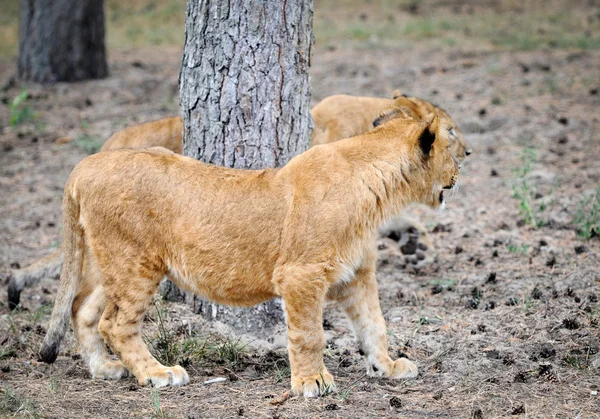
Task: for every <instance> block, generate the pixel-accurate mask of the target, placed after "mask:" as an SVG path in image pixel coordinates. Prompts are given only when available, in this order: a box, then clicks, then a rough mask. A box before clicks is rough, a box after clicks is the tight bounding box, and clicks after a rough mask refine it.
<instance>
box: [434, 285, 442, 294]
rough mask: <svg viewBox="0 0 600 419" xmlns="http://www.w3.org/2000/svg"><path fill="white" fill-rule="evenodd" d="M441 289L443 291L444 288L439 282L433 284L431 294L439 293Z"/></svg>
mask: <svg viewBox="0 0 600 419" xmlns="http://www.w3.org/2000/svg"><path fill="white" fill-rule="evenodd" d="M442 291H444V289H443V288H442V286H441V285H440V284H435V285H434V286H433V287H431V293H432V294H440V293H441V292H442Z"/></svg>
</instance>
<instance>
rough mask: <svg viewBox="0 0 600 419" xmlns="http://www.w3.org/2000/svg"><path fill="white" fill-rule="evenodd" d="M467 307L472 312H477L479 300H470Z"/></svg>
mask: <svg viewBox="0 0 600 419" xmlns="http://www.w3.org/2000/svg"><path fill="white" fill-rule="evenodd" d="M466 307H467V308H469V309H471V310H475V309H476V308H477V307H479V300H475V299H473V298H469V300H468V301H467V304H466Z"/></svg>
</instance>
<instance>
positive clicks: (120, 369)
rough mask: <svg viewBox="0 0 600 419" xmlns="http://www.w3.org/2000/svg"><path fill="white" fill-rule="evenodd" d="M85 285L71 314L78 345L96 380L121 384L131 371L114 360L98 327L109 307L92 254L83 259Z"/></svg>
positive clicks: (77, 296)
mask: <svg viewBox="0 0 600 419" xmlns="http://www.w3.org/2000/svg"><path fill="white" fill-rule="evenodd" d="M82 276H83V281H82V283H81V286H80V287H79V290H78V292H77V295H76V296H75V300H74V301H73V308H72V312H71V316H72V320H73V329H74V331H75V335H76V337H77V342H78V344H79V351H80V353H81V355H82V357H83V359H85V361H86V362H87V363H88V365H89V368H90V373H91V374H92V377H93V378H100V379H105V380H118V379H120V378H124V377H127V376H128V375H129V371H128V370H127V368H125V365H123V363H122V362H121V361H117V360H113V359H111V357H110V354H109V353H108V351H107V349H106V344H105V342H104V339H102V336H100V332H99V331H98V323H99V321H100V316H101V315H102V312H103V311H104V307H105V305H106V295H105V292H104V287H103V286H102V277H101V275H100V272H98V270H97V269H96V268H95V267H93V261H92V258H91V257H90V256H89V253H88V254H87V255H86V256H85V257H84V261H83V269H82Z"/></svg>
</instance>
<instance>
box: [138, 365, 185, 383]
mask: <svg viewBox="0 0 600 419" xmlns="http://www.w3.org/2000/svg"><path fill="white" fill-rule="evenodd" d="M138 381H139V383H140V385H143V386H145V385H151V386H152V387H167V386H183V385H186V384H187V383H189V382H190V377H189V376H188V374H187V372H186V371H185V370H184V369H183V368H182V367H180V366H179V365H176V366H174V367H157V368H152V369H149V370H147V371H145V374H144V376H143V377H140V378H139V379H138Z"/></svg>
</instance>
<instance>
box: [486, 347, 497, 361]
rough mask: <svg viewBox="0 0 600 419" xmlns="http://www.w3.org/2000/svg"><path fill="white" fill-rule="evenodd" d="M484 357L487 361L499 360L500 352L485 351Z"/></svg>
mask: <svg viewBox="0 0 600 419" xmlns="http://www.w3.org/2000/svg"><path fill="white" fill-rule="evenodd" d="M485 356H486V357H487V358H488V359H500V352H498V351H497V350H495V349H494V350H491V351H487V352H486V353H485Z"/></svg>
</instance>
